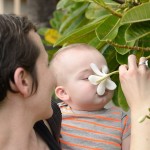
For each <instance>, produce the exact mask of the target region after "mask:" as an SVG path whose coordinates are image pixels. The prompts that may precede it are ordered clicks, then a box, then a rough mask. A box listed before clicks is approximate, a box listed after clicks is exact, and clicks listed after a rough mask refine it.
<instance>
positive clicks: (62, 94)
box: [55, 86, 69, 102]
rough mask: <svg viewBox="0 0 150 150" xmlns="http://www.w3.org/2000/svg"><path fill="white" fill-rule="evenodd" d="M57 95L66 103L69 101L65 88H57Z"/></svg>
mask: <svg viewBox="0 0 150 150" xmlns="http://www.w3.org/2000/svg"><path fill="white" fill-rule="evenodd" d="M55 94H56V96H57V97H58V98H59V99H61V100H62V101H64V102H66V101H68V100H69V95H68V93H67V92H66V90H65V88H64V87H63V86H57V87H56V88H55Z"/></svg>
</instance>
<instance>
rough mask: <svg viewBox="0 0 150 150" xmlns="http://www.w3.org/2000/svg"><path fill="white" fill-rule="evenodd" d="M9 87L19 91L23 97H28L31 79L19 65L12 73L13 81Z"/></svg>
mask: <svg viewBox="0 0 150 150" xmlns="http://www.w3.org/2000/svg"><path fill="white" fill-rule="evenodd" d="M10 86H11V88H12V89H13V90H14V91H16V92H19V93H20V94H21V95H22V96H23V97H28V96H30V94H31V89H32V87H31V86H32V79H31V76H30V75H29V73H27V71H26V70H24V69H23V68H21V67H19V68H17V69H16V70H15V73H14V83H13V82H11V83H10Z"/></svg>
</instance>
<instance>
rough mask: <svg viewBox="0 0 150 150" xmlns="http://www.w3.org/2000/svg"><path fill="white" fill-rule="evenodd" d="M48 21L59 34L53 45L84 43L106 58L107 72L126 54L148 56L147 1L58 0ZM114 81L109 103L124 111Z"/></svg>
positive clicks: (149, 16) (149, 5)
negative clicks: (114, 89)
mask: <svg viewBox="0 0 150 150" xmlns="http://www.w3.org/2000/svg"><path fill="white" fill-rule="evenodd" d="M53 16H54V17H53V19H51V21H50V24H51V26H52V28H53V29H55V30H57V31H58V33H59V34H60V37H59V38H58V39H56V40H57V41H56V42H55V44H54V46H63V45H68V44H72V43H87V44H90V45H92V46H94V47H95V48H97V49H98V50H99V51H100V52H101V53H102V54H103V55H104V56H105V58H106V60H107V62H108V66H109V68H110V71H114V70H117V69H118V67H119V65H120V64H124V63H127V57H128V55H129V54H135V55H136V56H137V58H139V57H141V56H148V55H150V52H149V51H150V42H149V39H150V1H149V0H125V1H123V0H114V1H113V0H105V1H104V0H60V1H59V3H58V4H57V10H56V11H55V12H54V15H53ZM112 79H113V80H114V81H115V82H116V83H117V84H118V89H117V90H116V91H115V96H114V98H113V102H114V103H115V105H117V106H120V107H122V108H123V109H124V110H128V105H127V103H126V100H125V98H124V95H123V93H122V90H121V87H120V85H119V81H118V76H117V75H114V76H112Z"/></svg>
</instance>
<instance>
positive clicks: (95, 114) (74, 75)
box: [51, 44, 130, 150]
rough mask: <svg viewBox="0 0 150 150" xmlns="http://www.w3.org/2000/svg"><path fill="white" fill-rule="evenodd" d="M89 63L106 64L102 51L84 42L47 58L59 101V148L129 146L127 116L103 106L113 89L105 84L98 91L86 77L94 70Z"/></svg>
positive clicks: (106, 149) (101, 149) (105, 149)
mask: <svg viewBox="0 0 150 150" xmlns="http://www.w3.org/2000/svg"><path fill="white" fill-rule="evenodd" d="M91 63H93V64H95V65H96V66H97V67H98V68H99V70H102V68H104V66H107V63H106V60H105V58H104V57H103V55H102V54H101V53H100V52H99V51H98V50H97V49H95V48H93V47H91V46H89V45H86V44H72V45H69V46H67V47H64V48H62V49H60V50H59V51H58V52H57V53H56V54H55V55H54V57H53V59H52V61H51V69H52V70H53V73H54V75H55V79H56V85H55V86H56V88H55V94H56V96H57V97H58V98H59V99H61V100H62V101H63V102H61V103H59V107H60V109H61V112H62V129H61V135H62V137H61V139H60V141H61V144H62V149H65V150H129V149H130V148H129V147H130V119H129V118H128V116H127V115H126V114H125V113H124V112H123V111H121V110H120V109H119V108H116V107H111V108H108V109H106V108H104V106H105V105H106V104H107V103H108V102H109V101H110V100H111V99H112V97H113V93H114V91H113V90H109V89H107V86H106V90H104V89H103V92H102V95H99V94H98V92H97V85H93V84H91V83H90V82H89V80H88V79H89V76H91V75H93V74H94V72H97V71H94V72H93V70H92V68H91V67H90V64H91ZM98 68H96V69H97V70H98ZM111 82H112V81H111ZM99 88H103V87H99Z"/></svg>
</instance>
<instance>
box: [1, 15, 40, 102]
mask: <svg viewBox="0 0 150 150" xmlns="http://www.w3.org/2000/svg"><path fill="white" fill-rule="evenodd" d="M31 30H34V31H36V27H35V26H34V25H33V24H32V22H30V21H29V20H28V19H27V18H26V17H18V16H16V15H10V14H7V15H6V14H4V15H0V101H2V100H3V99H4V98H5V97H6V95H7V91H8V90H9V91H11V92H15V91H13V89H12V88H11V86H10V81H12V82H13V83H14V73H15V70H16V69H17V68H18V67H22V68H24V69H25V70H26V71H27V72H29V73H30V74H31V77H32V78H33V82H32V92H33V87H35V91H36V90H37V86H38V82H37V76H36V68H35V63H36V60H37V58H38V56H39V54H40V51H39V48H38V47H37V46H36V43H35V42H33V40H32V39H31V38H30V37H29V36H28V34H29V31H31ZM32 92H31V93H32Z"/></svg>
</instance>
